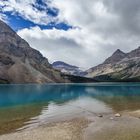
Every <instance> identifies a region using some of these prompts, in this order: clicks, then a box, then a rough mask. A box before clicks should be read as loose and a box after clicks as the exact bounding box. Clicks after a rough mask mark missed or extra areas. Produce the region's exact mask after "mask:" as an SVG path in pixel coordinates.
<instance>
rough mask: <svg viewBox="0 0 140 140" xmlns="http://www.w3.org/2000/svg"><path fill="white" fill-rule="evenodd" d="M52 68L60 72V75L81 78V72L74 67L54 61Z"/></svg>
mask: <svg viewBox="0 0 140 140" xmlns="http://www.w3.org/2000/svg"><path fill="white" fill-rule="evenodd" d="M52 66H53V68H55V69H57V70H60V71H61V72H62V73H66V74H70V75H76V76H82V74H83V71H82V70H81V69H80V68H79V67H77V66H74V65H70V64H67V63H65V62H62V61H56V62H54V63H53V64H52Z"/></svg>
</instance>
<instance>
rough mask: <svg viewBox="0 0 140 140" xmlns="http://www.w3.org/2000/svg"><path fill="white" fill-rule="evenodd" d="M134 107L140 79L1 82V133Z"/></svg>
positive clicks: (138, 100) (139, 104)
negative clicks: (122, 80) (121, 81)
mask: <svg viewBox="0 0 140 140" xmlns="http://www.w3.org/2000/svg"><path fill="white" fill-rule="evenodd" d="M137 110H140V83H96V84H48V85H0V134H5V133H10V132H15V131H19V130H23V129H31V128H36V127H38V126H40V125H44V124H46V125H47V124H49V123H54V122H60V121H68V120H72V119H74V118H83V117H93V119H94V118H98V115H100V114H102V115H103V116H109V117H110V115H112V114H115V113H122V114H123V113H126V112H136V111H137ZM137 117H139V116H137ZM126 120H127V119H126ZM134 123H135V122H134Z"/></svg>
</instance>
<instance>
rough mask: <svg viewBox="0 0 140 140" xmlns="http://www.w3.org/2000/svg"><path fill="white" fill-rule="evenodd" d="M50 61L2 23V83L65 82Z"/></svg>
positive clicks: (0, 47) (0, 35)
mask: <svg viewBox="0 0 140 140" xmlns="http://www.w3.org/2000/svg"><path fill="white" fill-rule="evenodd" d="M64 81H65V80H64V78H63V77H62V76H61V73H60V72H58V71H56V70H54V69H53V68H52V66H51V65H50V64H49V62H48V59H46V58H45V57H43V56H42V54H41V53H40V52H39V51H37V50H35V49H33V48H31V47H30V46H29V44H28V43H27V42H26V41H25V40H23V39H22V38H21V37H20V36H18V35H17V34H16V32H14V31H13V30H12V29H11V28H10V27H9V26H8V25H6V24H5V23H4V22H3V21H0V82H1V83H46V82H64Z"/></svg>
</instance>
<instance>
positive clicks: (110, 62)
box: [86, 47, 140, 81]
mask: <svg viewBox="0 0 140 140" xmlns="http://www.w3.org/2000/svg"><path fill="white" fill-rule="evenodd" d="M87 73H88V74H87V75H86V76H87V77H94V78H95V79H97V80H100V81H140V47H138V48H137V49H135V50H133V51H131V52H129V53H124V52H122V51H120V50H117V51H116V52H115V53H114V54H113V55H112V56H111V57H109V58H108V59H106V60H105V61H104V63H102V64H100V65H98V66H96V67H93V68H91V69H89V70H87Z"/></svg>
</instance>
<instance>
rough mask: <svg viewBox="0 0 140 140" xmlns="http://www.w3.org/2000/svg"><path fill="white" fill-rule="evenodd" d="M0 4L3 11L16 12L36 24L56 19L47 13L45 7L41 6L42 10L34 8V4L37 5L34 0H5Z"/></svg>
mask: <svg viewBox="0 0 140 140" xmlns="http://www.w3.org/2000/svg"><path fill="white" fill-rule="evenodd" d="M46 3H47V2H46ZM33 5H34V6H33ZM0 6H3V8H2V11H3V12H11V13H12V14H18V15H20V16H21V17H23V18H24V19H27V20H30V21H32V22H34V23H36V24H44V25H46V24H48V23H50V22H51V21H55V20H56V19H55V18H53V17H51V16H49V15H48V14H47V7H43V6H42V7H43V8H44V10H38V9H37V8H36V6H38V3H37V2H36V0H7V1H2V2H0ZM40 6H41V5H40Z"/></svg>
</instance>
